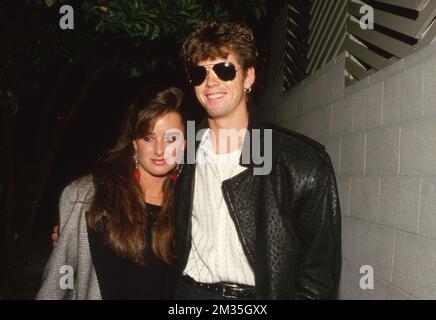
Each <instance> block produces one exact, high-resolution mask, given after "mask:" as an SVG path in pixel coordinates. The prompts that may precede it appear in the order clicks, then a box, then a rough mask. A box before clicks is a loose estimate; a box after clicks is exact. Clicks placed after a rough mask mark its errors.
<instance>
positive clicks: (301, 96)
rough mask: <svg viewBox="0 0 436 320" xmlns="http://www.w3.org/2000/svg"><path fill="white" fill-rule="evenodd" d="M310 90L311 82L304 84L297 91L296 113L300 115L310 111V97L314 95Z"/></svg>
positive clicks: (311, 98)
mask: <svg viewBox="0 0 436 320" xmlns="http://www.w3.org/2000/svg"><path fill="white" fill-rule="evenodd" d="M312 88H313V87H312V82H306V84H305V85H304V86H302V87H301V88H300V89H299V90H298V112H299V113H300V114H301V115H304V114H306V113H308V112H310V111H312V109H311V105H312V103H313V102H312V100H313V97H312V95H314V94H316V93H315V92H313V91H312Z"/></svg>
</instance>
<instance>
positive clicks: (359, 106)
mask: <svg viewBox="0 0 436 320" xmlns="http://www.w3.org/2000/svg"><path fill="white" fill-rule="evenodd" d="M382 109H383V82H379V83H377V84H375V85H372V86H370V87H367V88H365V89H363V90H360V91H358V92H356V93H355V94H354V100H353V131H361V130H366V129H371V128H376V127H380V126H381V124H382Z"/></svg>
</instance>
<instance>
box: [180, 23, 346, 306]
mask: <svg viewBox="0 0 436 320" xmlns="http://www.w3.org/2000/svg"><path fill="white" fill-rule="evenodd" d="M182 57H183V59H184V62H185V66H186V69H187V71H188V76H189V80H190V82H191V83H192V85H193V87H194V90H195V94H196V96H197V98H198V100H199V102H200V104H201V105H202V106H203V108H204V109H205V110H206V112H207V115H208V116H207V121H205V122H203V123H202V125H201V126H200V127H199V128H197V129H202V130H203V131H202V132H203V134H201V135H200V139H199V141H197V142H196V144H195V150H194V151H192V150H189V141H188V150H187V152H188V158H189V156H190V155H189V152H191V153H192V152H194V153H195V154H194V155H195V160H196V161H197V162H196V164H189V162H188V164H186V165H185V166H184V167H183V169H182V171H181V173H180V176H179V178H178V180H177V182H176V190H175V203H174V207H175V210H176V228H175V230H176V231H175V232H176V235H175V246H176V247H175V254H176V259H177V267H178V268H179V271H180V277H179V281H178V290H177V295H176V298H177V299H334V298H336V297H337V290H338V284H339V276H340V268H341V245H340V244H341V240H340V233H341V226H340V208H339V200H338V196H337V187H336V181H335V176H334V172H333V169H332V165H331V161H330V158H329V156H328V155H327V153H326V152H325V150H324V147H323V146H321V145H320V144H318V143H317V142H315V141H313V140H311V139H309V138H307V137H304V136H302V135H300V134H297V133H294V132H290V131H287V130H285V129H282V128H278V127H274V126H272V125H269V124H266V123H264V122H262V121H260V120H259V119H257V118H256V117H255V115H254V114H252V113H250V112H249V108H248V103H247V95H248V93H249V92H250V91H251V88H252V86H253V83H254V81H255V65H256V58H257V49H256V45H255V42H254V39H253V34H252V32H251V30H250V29H249V28H247V27H246V26H244V25H241V24H237V23H216V22H211V23H204V24H202V25H200V26H199V27H198V29H197V30H196V31H194V32H193V33H192V34H191V35H190V36H189V37H188V38H187V39H186V41H185V43H184V45H183V50H182ZM204 129H206V130H205V131H204ZM225 130H227V132H228V131H231V130H233V131H237V132H239V133H240V132H245V136H244V135H243V136H242V138H243V139H240V138H241V136H240V135H238V137H239V139H236V143H235V141H234V140H233V143H230V142H229V139H228V136H226V137H225V138H223V135H222V134H220V133H222V132H225ZM255 131H257V132H260V135H257V136H256V135H255V134H254V133H255ZM256 137H257V138H258V139H256ZM250 147H251V148H250ZM259 148H260V149H261V150H264V155H265V156H267V150H268V148H270V150H271V153H270V154H269V155H268V157H269V159H266V158H265V163H266V162H268V161H269V162H270V165H269V170H267V171H266V172H264V173H263V174H256V169H259V163H258V161H255V160H256V159H254V158H253V151H255V150H257V149H259ZM250 150H251V151H250ZM247 155H248V157H247ZM191 156H192V154H191ZM268 157H267V158H268ZM223 159H224V161H222V160H223ZM247 159H248V161H244V160H247Z"/></svg>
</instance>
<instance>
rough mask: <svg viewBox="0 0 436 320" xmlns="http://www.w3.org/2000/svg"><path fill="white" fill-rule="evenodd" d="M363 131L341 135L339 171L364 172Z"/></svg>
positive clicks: (348, 172) (359, 173)
mask: <svg viewBox="0 0 436 320" xmlns="http://www.w3.org/2000/svg"><path fill="white" fill-rule="evenodd" d="M365 140H366V138H365V133H363V132H358V133H354V134H352V135H348V136H344V137H342V143H341V159H340V163H341V168H340V173H344V174H355V175H362V174H364V172H365Z"/></svg>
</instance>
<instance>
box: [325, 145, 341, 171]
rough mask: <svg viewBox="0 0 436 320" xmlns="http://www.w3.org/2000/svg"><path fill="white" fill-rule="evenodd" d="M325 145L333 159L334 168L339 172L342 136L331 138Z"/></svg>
mask: <svg viewBox="0 0 436 320" xmlns="http://www.w3.org/2000/svg"><path fill="white" fill-rule="evenodd" d="M325 147H326V150H327V153H328V154H329V155H330V159H331V160H332V164H333V168H334V169H335V172H339V159H340V151H341V149H340V148H341V137H335V138H329V139H327V140H326V143H325Z"/></svg>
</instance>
